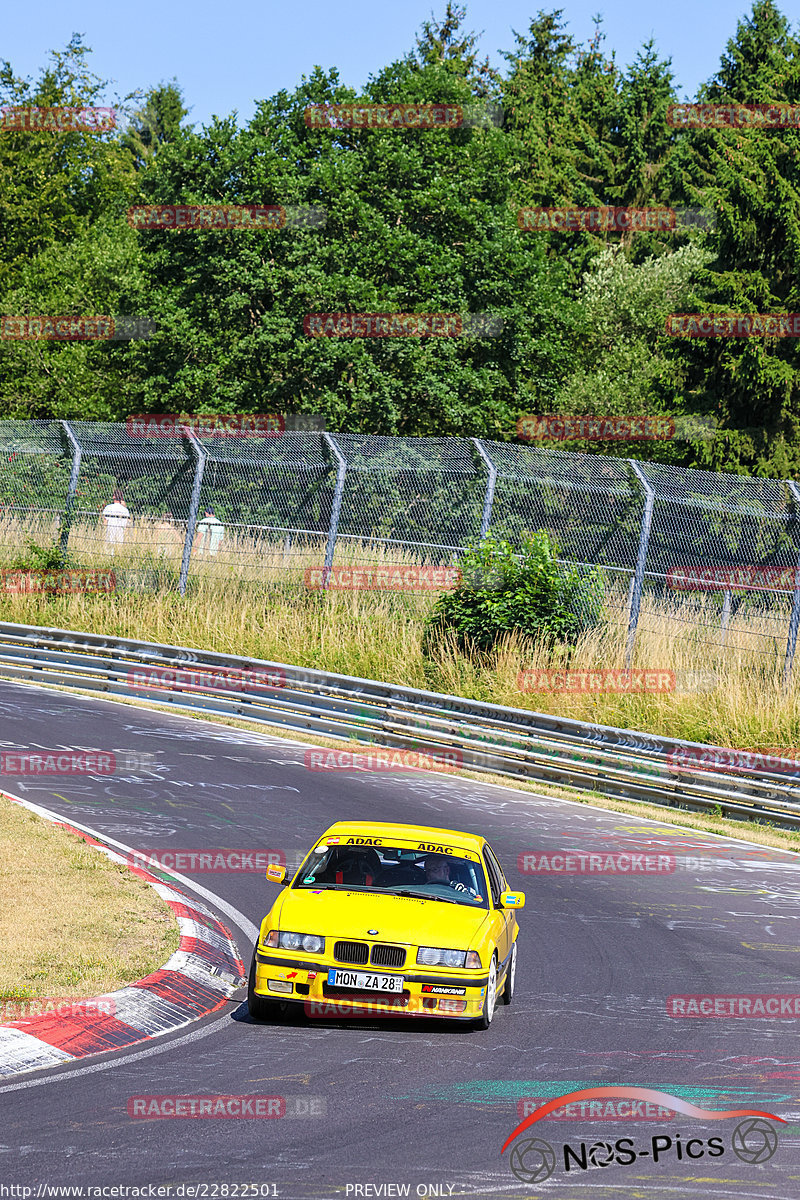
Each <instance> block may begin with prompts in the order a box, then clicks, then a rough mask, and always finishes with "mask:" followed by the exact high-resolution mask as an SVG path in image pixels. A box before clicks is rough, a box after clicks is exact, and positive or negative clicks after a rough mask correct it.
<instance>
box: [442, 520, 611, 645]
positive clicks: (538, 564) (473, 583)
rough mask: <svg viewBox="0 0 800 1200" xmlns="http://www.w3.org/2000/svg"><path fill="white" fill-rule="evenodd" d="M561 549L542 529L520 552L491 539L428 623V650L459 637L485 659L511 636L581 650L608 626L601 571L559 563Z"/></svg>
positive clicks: (466, 562)
mask: <svg viewBox="0 0 800 1200" xmlns="http://www.w3.org/2000/svg"><path fill="white" fill-rule="evenodd" d="M558 553H559V548H558V545H557V543H556V542H555V540H554V539H553V538H552V537H551V536H550V535H549V534H548V533H545V532H544V531H543V530H539V531H537V532H536V533H528V534H525V535H524V537H523V539H522V544H521V546H520V547H519V548H515V547H514V546H512V544H511V543H510V542H507V541H503V540H502V539H499V538H495V537H493V536H491V535H488V536H487V537H485V538H484V539H483V541H482V542H481V544H480V545H479V546H477V547H476V548H474V549H471V550H468V551H466V552H465V553H464V554H463V556H462V558H461V561H460V564H459V566H460V568H461V579H460V581H459V583H458V584H457V586H456V587H455V588H454V589H453V590H452V591H448V592H443V593H442V595H441V596H440V597H439V599H438V600H437V601H436V604H435V606H434V608H433V610H432V612H431V614H430V617H429V618H428V621H427V623H426V626H425V631H424V634H423V651H424V652H425V653H426V654H429V653H431V651H433V650H434V649H435V647H436V645H437V644H438V643H439V642H440V640H441V639H442V637H443V636H444V635H445V634H446V633H447V632H448V631H452V632H454V633H455V635H456V642H457V645H458V647H459V648H460V649H461V650H465V651H477V652H479V653H486V652H488V651H490V650H491V649H492V648H493V647H494V645H495V644H496V643H497V641H498V639H500V638H501V637H502V636H503V635H504V634H508V633H516V634H519V635H522V637H523V638H526V637H527V638H535V639H536V640H537V641H539V642H545V643H546V644H548V645H550V646H555V645H557V644H561V645H574V644H575V642H576V641H577V639H578V637H579V635H580V634H581V633H583V632H584V631H585V630H586V629H591V628H592V627H594V626H596V625H598V624H600V623H601V621H602V620H603V601H604V596H605V588H604V584H603V578H602V575H601V572H600V571H599V570H597V569H592V570H590V571H588V572H581V571H580V570H579V569H578V568H577V567H573V566H564V565H562V564H559V562H558V561H557V559H558Z"/></svg>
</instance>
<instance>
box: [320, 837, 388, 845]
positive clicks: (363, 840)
mask: <svg viewBox="0 0 800 1200" xmlns="http://www.w3.org/2000/svg"><path fill="white" fill-rule="evenodd" d="M328 840H329V841H331V840H332V839H330V838H329V839H328ZM345 845H346V846H382V845H383V838H367V837H349V838H348V839H347V841H346V842H345Z"/></svg>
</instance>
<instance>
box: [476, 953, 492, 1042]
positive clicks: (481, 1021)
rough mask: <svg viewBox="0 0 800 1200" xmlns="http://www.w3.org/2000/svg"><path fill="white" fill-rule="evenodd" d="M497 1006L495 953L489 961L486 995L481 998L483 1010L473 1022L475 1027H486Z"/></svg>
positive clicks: (490, 1021)
mask: <svg viewBox="0 0 800 1200" xmlns="http://www.w3.org/2000/svg"><path fill="white" fill-rule="evenodd" d="M496 1006H497V955H496V954H493V955H492V961H491V962H490V963H489V979H488V981H487V984H486V995H485V996H484V998H483V1011H482V1012H481V1015H480V1016H479V1017H478V1020H477V1021H476V1022H475V1028H476V1029H488V1028H489V1026H490V1025H491V1023H492V1017H493V1016H494V1010H495V1008H496Z"/></svg>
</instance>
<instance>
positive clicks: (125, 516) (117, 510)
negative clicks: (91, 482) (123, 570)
mask: <svg viewBox="0 0 800 1200" xmlns="http://www.w3.org/2000/svg"><path fill="white" fill-rule="evenodd" d="M130 519H131V514H130V511H129V509H128V508H127V506H126V504H125V501H124V500H123V499H122V492H121V491H119V489H117V491H115V492H114V495H113V496H112V498H111V503H110V504H107V505H106V506H105V508H104V509H103V520H104V521H105V526H106V529H105V541H106V545H107V546H108V547H109V550H110V551H111V553H112V554H115V553H116V548H117V546H120V545H121V544H122V543H123V542H124V540H125V530H126V528H127V526H128V522H129V521H130Z"/></svg>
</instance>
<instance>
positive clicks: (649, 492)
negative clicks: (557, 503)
mask: <svg viewBox="0 0 800 1200" xmlns="http://www.w3.org/2000/svg"><path fill="white" fill-rule="evenodd" d="M628 465H629V467H631V469H632V471H633V473H634V475H635V476H636V478H637V479H638V481H639V483H640V484H641V485H642V488H643V489H644V494H645V502H644V512H643V513H642V531H641V533H640V534H639V553H638V555H637V557H636V572H635V574H634V576H633V587H632V588H631V607H630V613H629V615H628V644H627V646H626V648H625V666H626V667H629V666H630V665H631V663H632V661H633V647H634V643H635V642H636V627H637V625H638V624H639V609H640V607H641V603H642V584H643V583H644V568H645V564H646V562H647V547H648V546H649V544H650V526H651V525H652V524H653V503H654V501H655V498H656V494H655V492H654V491H653V489H652V487H651V486H650V484H649V482H648V480H647V479H646V478H645V476H644V474H643V472H642V470H641V468H640V467H639V464H638V463H637V462H636V460H635V459H633V458H629V459H628Z"/></svg>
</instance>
